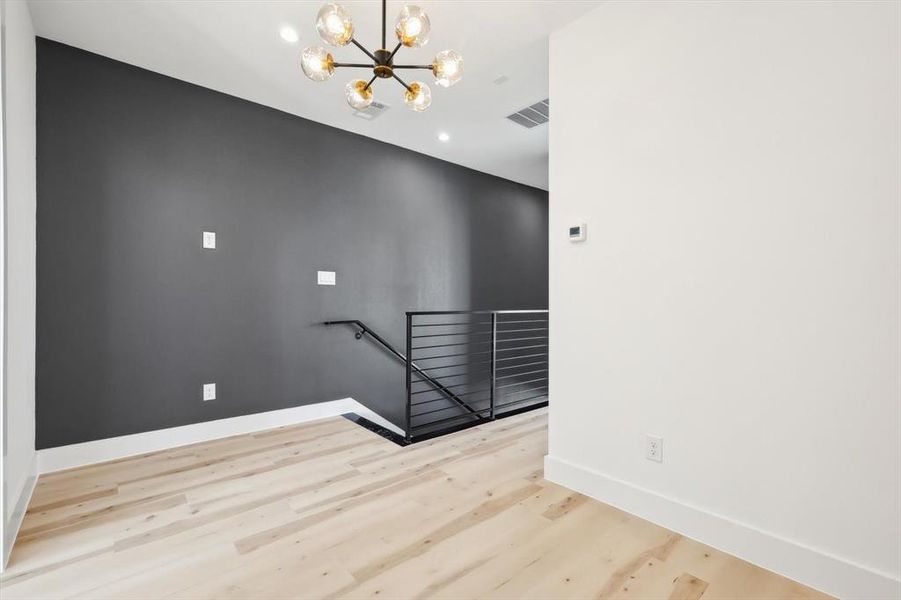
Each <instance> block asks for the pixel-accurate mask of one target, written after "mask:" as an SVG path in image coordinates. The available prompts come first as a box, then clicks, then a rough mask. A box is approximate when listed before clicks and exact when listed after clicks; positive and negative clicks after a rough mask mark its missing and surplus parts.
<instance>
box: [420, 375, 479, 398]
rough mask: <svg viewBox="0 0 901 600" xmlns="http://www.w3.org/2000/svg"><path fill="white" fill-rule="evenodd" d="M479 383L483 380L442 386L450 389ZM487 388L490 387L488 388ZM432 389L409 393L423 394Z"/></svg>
mask: <svg viewBox="0 0 901 600" xmlns="http://www.w3.org/2000/svg"><path fill="white" fill-rule="evenodd" d="M486 379H487V378H486ZM416 383H419V382H416ZM480 383H483V382H482V381H476V382H475V383H473V382H471V381H467V382H466V383H455V384H454V385H446V386H444V387H445V388H447V389H449V390H452V389H454V388H458V387H466V386H470V387H472V386H473V385H478V384H480ZM489 389H490V388H489ZM432 391H434V390H417V391H415V392H411V393H412V394H413V395H414V396H415V395H416V394H424V393H426V392H432ZM457 395H459V394H457Z"/></svg>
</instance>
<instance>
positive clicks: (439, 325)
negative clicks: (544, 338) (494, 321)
mask: <svg viewBox="0 0 901 600" xmlns="http://www.w3.org/2000/svg"><path fill="white" fill-rule="evenodd" d="M542 322H544V323H546V322H547V321H542ZM505 323H513V321H505ZM458 325H491V321H459V322H457V323H413V329H416V328H417V327H456V326H458Z"/></svg>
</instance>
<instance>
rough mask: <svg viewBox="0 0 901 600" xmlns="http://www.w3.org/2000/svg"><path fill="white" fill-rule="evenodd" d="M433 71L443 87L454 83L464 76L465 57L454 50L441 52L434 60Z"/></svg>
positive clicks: (436, 79) (437, 81)
mask: <svg viewBox="0 0 901 600" xmlns="http://www.w3.org/2000/svg"><path fill="white" fill-rule="evenodd" d="M432 73H433V74H434V75H435V83H437V84H438V85H440V86H441V87H450V86H452V85H454V84H455V83H457V82H458V81H460V79H462V78H463V57H462V56H460V54H459V53H458V52H456V51H454V50H444V51H442V52H439V53H438V56H436V57H435V60H434V61H433V62H432Z"/></svg>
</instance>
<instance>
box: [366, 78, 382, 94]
mask: <svg viewBox="0 0 901 600" xmlns="http://www.w3.org/2000/svg"><path fill="white" fill-rule="evenodd" d="M378 78H379V76H378V75H373V76H372V79H370V80H369V83H367V84H366V86H365V87H364V88H363V91H364V92H365V91H366V90H368V89H369V87H370V86H371V85H372V83H373V82H374V81H375V80H376V79H378Z"/></svg>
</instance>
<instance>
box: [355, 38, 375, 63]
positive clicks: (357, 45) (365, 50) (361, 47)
mask: <svg viewBox="0 0 901 600" xmlns="http://www.w3.org/2000/svg"><path fill="white" fill-rule="evenodd" d="M350 41H351V42H352V43H353V45H354V46H356V47H357V48H359V49H360V50H362V51H363V54H365V55H366V56H368V57H369V58H371V59H372V62H374V63H377V62H379V61H378V59H376V57H375V55H374V54H373V53H372V52H370V51H369V50H367V49H366V47H365V46H363V45H362V44H360V42H358V41H357V40H356V38H350Z"/></svg>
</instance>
